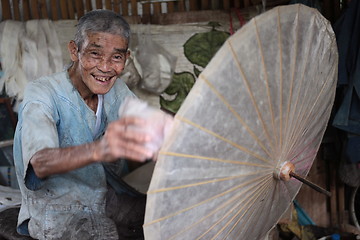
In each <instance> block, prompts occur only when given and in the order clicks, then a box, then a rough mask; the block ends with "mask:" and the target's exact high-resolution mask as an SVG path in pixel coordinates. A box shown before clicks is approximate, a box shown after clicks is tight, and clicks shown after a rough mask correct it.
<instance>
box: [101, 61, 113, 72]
mask: <svg viewBox="0 0 360 240" xmlns="http://www.w3.org/2000/svg"><path fill="white" fill-rule="evenodd" d="M97 68H98V69H99V70H100V71H102V72H109V71H110V70H111V69H112V63H111V61H110V60H109V59H108V58H101V59H100V61H99V63H98V64H97Z"/></svg>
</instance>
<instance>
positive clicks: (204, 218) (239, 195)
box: [169, 184, 262, 240]
mask: <svg viewBox="0 0 360 240" xmlns="http://www.w3.org/2000/svg"><path fill="white" fill-rule="evenodd" d="M261 186H262V185H260V184H259V185H257V187H256V188H249V189H247V190H245V191H243V192H239V193H238V194H237V195H235V196H233V197H231V198H230V199H229V200H227V201H226V202H224V203H223V204H221V205H220V206H219V207H217V208H215V209H214V210H213V211H211V212H210V213H209V214H208V215H206V216H204V217H203V218H201V219H200V220H198V221H197V222H196V223H194V224H192V225H191V226H189V227H187V228H186V229H183V230H182V231H180V232H178V233H176V234H175V235H173V236H172V237H171V238H170V239H169V240H171V239H174V238H176V237H177V236H179V235H180V234H182V233H184V232H186V231H188V230H190V229H192V228H194V227H196V226H197V225H199V224H200V223H202V222H204V221H205V220H206V219H208V218H210V217H211V216H212V215H214V214H216V213H217V212H219V211H221V210H222V209H223V208H225V207H228V206H229V205H230V204H233V203H234V202H235V201H237V200H239V199H240V198H241V197H242V195H244V194H246V193H249V194H250V195H251V194H253V193H254V192H256V191H257V189H258V188H260V187H261ZM250 191H251V192H250ZM243 201H245V200H242V201H241V202H238V203H237V204H236V206H235V207H233V208H232V209H231V210H230V211H233V209H235V208H237V206H239V205H240V204H242V203H243ZM223 218H224V217H223ZM223 218H222V219H223ZM200 238H201V236H200Z"/></svg>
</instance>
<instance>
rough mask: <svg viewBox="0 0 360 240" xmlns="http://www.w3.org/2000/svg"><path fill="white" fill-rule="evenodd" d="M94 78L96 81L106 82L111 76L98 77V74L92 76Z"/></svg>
mask: <svg viewBox="0 0 360 240" xmlns="http://www.w3.org/2000/svg"><path fill="white" fill-rule="evenodd" d="M94 78H95V79H96V80H97V81H101V82H107V81H110V80H111V78H112V77H100V76H94Z"/></svg>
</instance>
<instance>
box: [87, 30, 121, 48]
mask: <svg viewBox="0 0 360 240" xmlns="http://www.w3.org/2000/svg"><path fill="white" fill-rule="evenodd" d="M84 48H98V49H109V48H111V49H112V50H113V51H116V52H126V51H127V50H128V43H127V40H126V39H125V38H124V37H122V36H120V35H114V34H109V33H99V32H96V33H89V34H87V38H86V39H85V42H84Z"/></svg>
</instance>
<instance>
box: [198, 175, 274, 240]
mask: <svg viewBox="0 0 360 240" xmlns="http://www.w3.org/2000/svg"><path fill="white" fill-rule="evenodd" d="M265 178H267V176H265ZM265 186H266V184H265ZM265 186H263V185H258V186H257V187H256V188H255V190H254V191H253V192H252V193H251V195H250V196H249V197H247V198H244V199H242V200H241V201H240V202H239V203H237V204H236V205H235V206H234V207H232V208H231V209H230V210H229V211H228V212H227V214H225V215H224V216H222V217H221V218H220V219H218V220H217V221H216V222H215V223H214V224H213V225H212V226H210V227H209V228H208V229H207V230H206V231H205V232H204V233H203V234H201V235H200V236H199V237H197V240H199V239H201V238H203V237H204V236H205V235H206V234H208V233H209V232H210V231H211V230H212V229H213V228H214V227H216V225H218V224H220V222H221V221H222V220H224V219H225V218H227V217H228V216H229V215H230V214H231V213H232V212H234V210H235V209H236V208H237V207H238V206H240V205H241V204H242V203H244V205H243V206H242V207H241V208H240V210H238V211H237V213H239V212H241V211H242V210H243V209H244V208H245V207H246V206H247V205H248V204H249V202H250V201H251V200H252V199H253V198H254V195H255V194H258V193H257V192H259V191H260V192H261V190H262V189H263V188H264V187H265ZM236 197H237V198H240V197H241V196H236ZM234 216H236V214H235V215H234ZM234 218H235V217H232V218H231V219H230V220H229V221H228V222H227V223H226V224H225V226H224V227H223V228H221V229H220V230H219V232H217V234H216V235H215V236H214V237H213V238H212V239H214V238H216V237H217V236H218V235H219V234H220V233H221V232H222V231H223V229H225V228H226V227H227V226H228V225H229V224H230V223H229V222H230V221H232V220H233V219H234Z"/></svg>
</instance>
